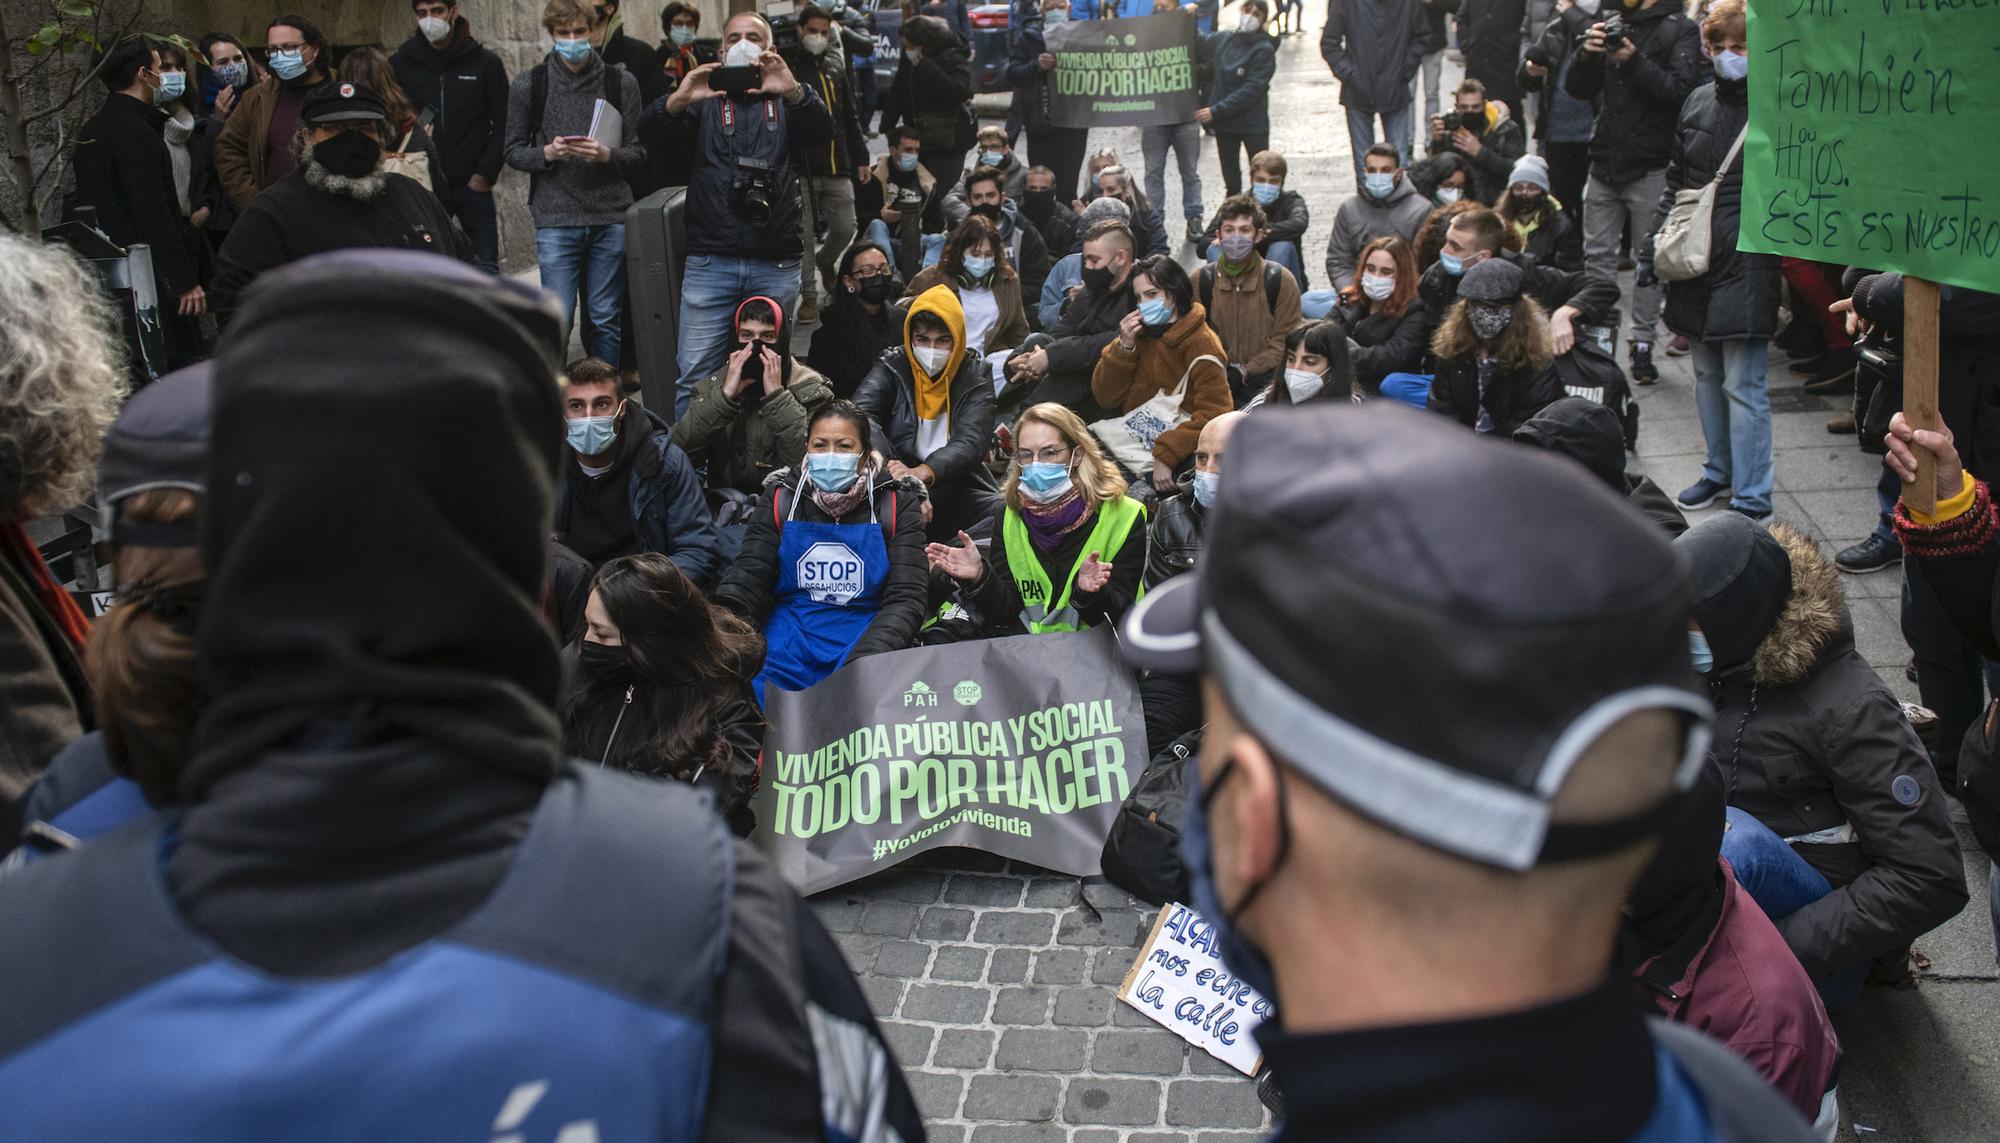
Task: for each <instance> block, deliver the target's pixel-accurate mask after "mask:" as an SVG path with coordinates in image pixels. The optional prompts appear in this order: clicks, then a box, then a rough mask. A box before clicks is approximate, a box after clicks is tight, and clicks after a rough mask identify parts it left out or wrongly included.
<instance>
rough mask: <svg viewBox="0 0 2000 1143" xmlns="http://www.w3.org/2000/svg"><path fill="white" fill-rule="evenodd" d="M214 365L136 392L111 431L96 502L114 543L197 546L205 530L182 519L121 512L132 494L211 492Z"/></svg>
mask: <svg viewBox="0 0 2000 1143" xmlns="http://www.w3.org/2000/svg"><path fill="white" fill-rule="evenodd" d="M212 374H213V369H212V366H211V365H210V363H209V362H206V361H204V362H202V363H200V364H199V365H190V366H188V367H187V368H186V369H181V370H177V371H175V372H173V373H169V374H167V375H166V376H165V377H162V378H160V379H159V380H157V381H154V382H153V383H152V384H150V385H147V386H146V387H145V388H143V389H141V390H139V391H138V392H137V393H135V394H133V395H132V399H131V400H129V401H127V402H125V407H124V408H123V409H121V410H119V412H118V419H117V420H115V421H113V422H111V428H110V429H108V430H106V432H105V434H104V455H103V457H102V459H100V460H99V461H98V465H97V500H98V505H99V510H100V511H101V512H102V513H103V528H104V531H105V533H106V535H107V536H108V537H109V539H110V541H111V542H112V543H114V544H120V545H125V546H131V547H150V548H182V547H186V548H192V547H195V546H196V545H197V543H199V540H200V530H199V527H198V525H197V524H196V523H195V521H193V520H188V521H186V522H185V523H182V524H162V523H138V522H133V521H128V520H123V519H121V518H120V517H119V512H118V506H119V505H120V504H121V503H123V502H124V501H125V500H126V499H127V498H128V497H131V496H135V495H137V494H139V493H141V492H150V491H152V490H154V489H157V488H178V489H183V490H185V491H188V492H192V493H194V494H195V495H196V496H205V495H206V494H207V492H208V477H207V466H208V419H209V409H210V397H209V393H210V378H211V377H212Z"/></svg>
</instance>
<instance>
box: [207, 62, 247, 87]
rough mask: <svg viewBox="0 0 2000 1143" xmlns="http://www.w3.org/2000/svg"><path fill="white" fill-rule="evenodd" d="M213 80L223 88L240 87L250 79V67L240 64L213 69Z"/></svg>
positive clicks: (224, 65) (230, 64)
mask: <svg viewBox="0 0 2000 1143" xmlns="http://www.w3.org/2000/svg"><path fill="white" fill-rule="evenodd" d="M215 78H216V81H217V82H219V83H220V84H222V86H224V87H242V86H243V85H244V83H246V82H248V81H249V79H250V65H249V64H247V63H241V62H238V63H229V64H223V65H222V66H221V67H218V68H216V69H215Z"/></svg>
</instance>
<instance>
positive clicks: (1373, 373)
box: [1335, 235, 1424, 396]
mask: <svg viewBox="0 0 2000 1143" xmlns="http://www.w3.org/2000/svg"><path fill="white" fill-rule="evenodd" d="M1355 265H1356V266H1357V267H1358V268H1359V272H1358V273H1356V275H1355V278H1354V285H1355V289H1354V298H1353V300H1351V301H1349V302H1347V303H1345V304H1344V305H1342V306H1341V307H1340V308H1339V309H1338V310H1337V311H1335V316H1336V317H1337V319H1338V320H1339V322H1340V324H1341V326H1342V328H1344V329H1345V330H1346V331H1347V336H1349V337H1351V338H1353V339H1354V348H1353V352H1352V353H1351V354H1350V356H1351V357H1352V358H1353V361H1354V379H1355V381H1356V382H1358V383H1359V384H1360V385H1361V388H1362V390H1363V391H1364V392H1366V393H1367V394H1369V395H1370V396H1373V395H1375V394H1377V393H1380V392H1381V391H1382V378H1384V377H1387V376H1388V375H1389V374H1391V373H1414V372H1416V370H1417V366H1419V365H1420V364H1422V363H1423V359H1424V303H1423V300H1422V299H1421V298H1419V297H1417V281H1418V278H1419V275H1418V273H1417V258H1416V253H1415V252H1414V251H1413V250H1411V249H1410V244H1409V243H1407V242H1405V241H1403V240H1402V239H1400V238H1397V237H1395V236H1394V235H1390V236H1387V237H1383V238H1377V239H1375V240H1374V241H1372V242H1370V243H1369V244H1368V245H1366V246H1363V247H1362V248H1361V258H1360V260H1359V261H1358V262H1356V263H1355Z"/></svg>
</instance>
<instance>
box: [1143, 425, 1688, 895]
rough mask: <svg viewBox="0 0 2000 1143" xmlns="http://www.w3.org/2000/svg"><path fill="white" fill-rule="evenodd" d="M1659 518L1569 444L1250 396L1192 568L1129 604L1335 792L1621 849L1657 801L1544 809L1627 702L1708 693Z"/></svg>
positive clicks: (1460, 837)
mask: <svg viewBox="0 0 2000 1143" xmlns="http://www.w3.org/2000/svg"><path fill="white" fill-rule="evenodd" d="M1690 601H1691V591H1690V587H1689V578H1688V573H1687V571H1686V568H1685V566H1684V563H1683V561H1682V560H1681V559H1680V558H1679V556H1678V555H1677V553H1676V552H1675V551H1674V549H1673V547H1672V546H1671V545H1670V544H1669V543H1668V542H1667V538H1666V536H1665V535H1664V534H1663V533H1661V531H1660V530H1659V529H1658V528H1657V527H1656V526H1654V525H1652V524H1651V523H1649V522H1648V521H1647V520H1646V519H1645V518H1644V517H1643V516H1641V515H1640V514H1639V513H1637V512H1636V511H1635V510H1634V509H1632V508H1631V507H1630V506H1629V505H1628V504H1626V503H1625V501H1624V500H1623V499H1622V498H1621V497H1618V496H1616V495H1615V494H1613V493H1612V492H1611V491H1610V490H1608V489H1606V488H1605V487H1604V486H1603V484H1601V483H1600V482H1599V481H1597V480H1594V479H1592V478H1591V477H1590V474H1588V473H1586V472H1584V471H1582V470H1581V469H1579V468H1578V467H1577V466H1576V465H1575V464H1573V463H1571V462H1569V461H1566V460H1563V459H1560V458H1555V457H1550V456H1548V455H1545V454H1542V453H1538V452H1535V451H1533V450H1529V449H1523V448H1518V447H1515V446H1513V445H1511V444H1507V443H1505V442H1492V441H1485V440H1481V439H1479V438H1477V437H1474V436H1472V435H1470V434H1468V433H1466V432H1465V430H1464V429H1463V428H1462V427H1460V426H1458V425H1456V424H1454V423H1452V422H1450V421H1448V420H1447V419H1445V418H1442V417H1438V416H1435V415H1432V414H1426V413H1421V412H1418V411H1416V410H1411V409H1402V408H1395V407H1391V405H1390V403H1388V402H1378V403H1375V404H1372V405H1370V406H1366V407H1364V408H1361V409H1355V408H1352V407H1349V406H1329V405H1302V406H1298V407H1295V408H1286V409H1272V410H1268V411H1265V412H1259V413H1256V414H1253V415H1252V416H1251V417H1250V418H1249V419H1248V420H1247V421H1245V422H1244V423H1243V424H1242V425H1241V426H1239V427H1238V428H1237V430H1236V434H1235V436H1233V437H1232V438H1231V439H1230V444H1229V449H1228V451H1227V453H1226V454H1225V456H1224V460H1223V471H1222V483H1221V489H1220V491H1219V494H1218V496H1217V498H1216V502H1215V504H1214V506H1213V507H1212V508H1211V509H1210V511H1209V514H1208V524H1207V536H1206V537H1205V540H1204V552H1203V555H1202V560H1201V563H1200V565H1199V566H1198V567H1197V569H1196V570H1195V571H1194V572H1193V573H1190V574H1188V575H1184V576H1180V577H1178V578H1176V579H1173V580H1170V581H1168V582H1167V583H1166V584H1165V585H1163V586H1162V587H1160V588H1158V589H1156V590H1154V591H1152V592H1150V593H1149V594H1148V595H1147V596H1146V597H1145V599H1143V600H1142V601H1141V602H1140V604H1139V606H1138V607H1137V608H1135V609H1134V610H1133V612H1132V613H1131V614H1130V615H1129V616H1127V618H1126V622H1125V628H1124V639H1123V640H1122V644H1123V646H1124V649H1125V652H1126V654H1127V656H1128V657H1129V658H1130V659H1131V660H1132V661H1133V662H1135V663H1136V664H1138V665H1139V666H1142V667H1152V668H1155V669H1159V670H1164V671H1174V672H1180V673H1191V672H1195V671H1202V672H1205V673H1206V674H1207V675H1208V677H1209V678H1211V679H1213V680H1214V681H1215V682H1216V683H1217V684H1218V685H1219V686H1220V687H1221V689H1222V690H1223V692H1224V693H1225V694H1226V695H1227V696H1228V698H1229V701H1230V704H1231V706H1232V708H1233V710H1234V712H1235V714H1236V715H1237V717H1238V718H1240V719H1241V720H1242V721H1243V723H1244V724H1245V725H1246V726H1247V727H1248V728H1250V729H1251V730H1252V731H1254V732H1255V733H1256V735H1257V736H1258V737H1259V738H1260V739H1262V740H1263V741H1265V742H1266V743H1267V744H1268V745H1270V746H1271V748H1272V749H1273V750H1274V751H1276V752H1277V753H1278V754H1280V755H1281V756H1282V757H1284V758H1285V760H1286V761H1287V763H1288V764H1289V765H1290V766H1291V767H1292V768H1293V769H1295V770H1296V771H1297V772H1299V773H1300V774H1301V775H1303V776H1304V777H1306V778H1307V779H1308V780H1310V781H1312V782H1313V783H1314V784H1315V785H1317V786H1318V787H1320V788H1321V789H1322V790H1324V791H1325V792H1326V793H1327V794H1328V795H1329V796H1331V797H1333V798H1335V799H1336V800H1338V801H1340V802H1341V803H1342V804H1343V805H1345V806H1347V807H1348V808H1350V809H1352V810H1353V811H1355V812H1356V813H1359V814H1361V815H1363V816H1365V817H1368V818H1370V819H1371V820H1373V821H1375V822H1377V823H1379V824H1381V825H1383V826H1384V827H1386V828H1389V829H1392V830H1395V831H1397V832H1399V833H1401V834H1404V835H1405V836H1408V837H1410V838H1412V839H1414V840H1416V841H1419V842H1422V843H1424V844H1426V845H1429V846H1431V847H1433V848H1435V849H1439V850H1443V851H1446V852H1449V853H1453V854H1456V855H1458V856H1460V857H1463V858H1466V859H1469V860H1472V861H1477V862H1480V863H1483V864H1487V865H1493V866H1497V867H1501V868H1505V869H1511V870H1523V869H1528V868H1530V867H1532V866H1534V865H1536V864H1537V863H1538V862H1546V861H1556V860H1561V859H1564V858H1569V857H1584V856H1591V855H1595V854H1602V853H1607V852H1613V851H1616V850H1619V849H1623V848H1625V847H1626V846H1629V845H1630V844H1632V842H1633V840H1634V838H1635V836H1643V835H1644V834H1647V833H1650V832H1653V831H1655V830H1657V828H1658V827H1659V825H1660V824H1661V822H1662V821H1664V820H1665V818H1666V815H1667V814H1668V813H1669V812H1670V811H1671V809H1672V806H1673V803H1674V802H1675V801H1676V799H1673V798H1668V799H1665V801H1664V802H1663V803H1662V804H1661V805H1659V806H1656V807H1653V808H1652V809H1650V810H1648V811H1646V812H1644V813H1641V814H1638V815H1634V816H1633V817H1631V818H1628V819H1621V820H1619V821H1615V822H1604V823H1590V824H1587V825H1584V824H1578V825H1569V824H1564V825H1555V826H1552V825H1551V823H1550V821H1549V814H1550V805H1551V803H1552V802H1553V800H1554V798H1555V796H1556V794H1557V792H1558V791H1559V790H1560V789H1561V786H1562V783H1563V780H1564V779H1565V778H1566V777H1567V776H1568V774H1569V771H1570V768H1571V767H1572V766H1573V765H1574V764H1575V762H1576V761H1577V759H1578V758H1580V757H1581V756H1582V755H1583V753H1584V752H1585V751H1586V750H1587V749H1588V748H1589V747H1590V746H1591V744H1592V743H1593V742H1595V741H1596V740H1597V739H1598V738H1599V737H1600V736H1601V735H1602V734H1603V733H1604V731H1605V730H1607V729H1609V728H1610V727H1611V726H1612V725H1613V724H1615V723H1617V722H1619V721H1620V720H1621V719H1623V718H1625V717H1626V716H1627V715H1630V714H1633V713H1635V712H1637V711H1641V710H1649V709H1663V710H1670V711H1677V712H1679V713H1681V714H1682V715H1683V716H1684V719H1683V722H1684V725H1685V727H1686V741H1685V745H1686V751H1685V754H1684V757H1683V760H1682V764H1681V767H1680V770H1679V773H1678V775H1677V780H1676V785H1677V788H1678V789H1686V788H1687V786H1688V785H1689V783H1691V782H1692V781H1693V778H1694V775H1695V772H1696V771H1695V767H1696V766H1697V765H1698V764H1699V763H1700V761H1701V759H1702V758H1703V756H1704V755H1705V753H1706V750H1707V742H1708V730H1707V727H1708V719H1709V717H1710V716H1711V714H1712V709H1711V707H1710V704H1709V702H1708V700H1707V698H1706V697H1705V695H1704V692H1703V690H1702V687H1701V683H1700V681H1699V678H1698V676H1697V675H1696V674H1695V671H1694V666H1693V663H1692V661H1691V659H1690V657H1689V654H1688V637H1687V619H1688V611H1689V605H1690Z"/></svg>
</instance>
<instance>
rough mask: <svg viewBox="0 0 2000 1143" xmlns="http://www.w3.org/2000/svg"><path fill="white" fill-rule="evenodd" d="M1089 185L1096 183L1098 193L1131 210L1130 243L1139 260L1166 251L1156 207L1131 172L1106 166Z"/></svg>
mask: <svg viewBox="0 0 2000 1143" xmlns="http://www.w3.org/2000/svg"><path fill="white" fill-rule="evenodd" d="M1092 182H1094V183H1095V184H1096V186H1097V193H1098V194H1100V195H1102V196H1104V197H1106V198H1115V199H1117V200H1118V201H1120V202H1122V203H1124V204H1125V205H1126V206H1127V207H1129V208H1131V211H1132V240H1133V242H1134V243H1135V244H1136V246H1137V248H1138V252H1139V257H1141V258H1149V257H1151V256H1153V255H1155V254H1166V253H1169V252H1170V250H1171V249H1172V248H1171V246H1170V245H1169V243H1168V242H1167V224H1166V221H1165V220H1164V219H1163V218H1162V217H1161V215H1160V208H1159V207H1157V206H1155V205H1153V203H1152V202H1151V201H1149V200H1148V199H1147V198H1146V192H1145V191H1142V190H1140V189H1139V184H1138V183H1137V182H1135V181H1133V179H1132V175H1131V172H1129V171H1127V170H1126V169H1125V168H1124V167H1106V168H1104V169H1103V170H1102V171H1099V172H1098V173H1097V175H1096V176H1095V177H1094V178H1093V179H1092Z"/></svg>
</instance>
